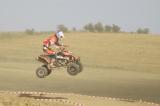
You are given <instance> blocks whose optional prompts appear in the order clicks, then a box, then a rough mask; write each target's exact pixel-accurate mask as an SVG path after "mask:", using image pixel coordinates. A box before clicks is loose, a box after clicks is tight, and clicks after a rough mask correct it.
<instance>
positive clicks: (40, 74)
mask: <svg viewBox="0 0 160 106" xmlns="http://www.w3.org/2000/svg"><path fill="white" fill-rule="evenodd" d="M36 75H37V77H39V78H44V77H46V76H47V75H48V69H47V68H46V67H45V66H41V67H39V68H38V69H37V70H36Z"/></svg>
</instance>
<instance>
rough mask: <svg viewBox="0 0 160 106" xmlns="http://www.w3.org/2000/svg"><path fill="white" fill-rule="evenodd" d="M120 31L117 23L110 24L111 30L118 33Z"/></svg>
mask: <svg viewBox="0 0 160 106" xmlns="http://www.w3.org/2000/svg"><path fill="white" fill-rule="evenodd" d="M120 31H121V28H120V27H119V26H118V25H115V24H113V25H112V32H116V33H118V32H120Z"/></svg>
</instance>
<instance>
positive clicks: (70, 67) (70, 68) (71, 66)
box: [67, 63, 79, 76]
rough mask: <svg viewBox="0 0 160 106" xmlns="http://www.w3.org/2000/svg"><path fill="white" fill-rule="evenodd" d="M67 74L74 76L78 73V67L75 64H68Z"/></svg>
mask: <svg viewBox="0 0 160 106" xmlns="http://www.w3.org/2000/svg"><path fill="white" fill-rule="evenodd" d="M67 72H68V74H70V75H72V76H75V75H77V74H78V73H79V66H78V65H77V64H76V63H70V64H69V65H68V67H67Z"/></svg>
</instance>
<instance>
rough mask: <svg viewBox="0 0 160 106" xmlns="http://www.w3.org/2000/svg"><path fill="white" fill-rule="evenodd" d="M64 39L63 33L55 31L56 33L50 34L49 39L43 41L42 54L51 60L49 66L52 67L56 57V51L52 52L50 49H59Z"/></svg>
mask: <svg viewBox="0 0 160 106" xmlns="http://www.w3.org/2000/svg"><path fill="white" fill-rule="evenodd" d="M62 38H64V33H63V32H62V31H57V32H56V33H54V34H52V35H51V36H50V37H48V38H47V39H45V40H44V41H43V52H44V53H45V55H48V56H49V57H50V58H51V59H50V61H49V63H50V65H53V64H52V63H54V61H55V58H56V57H57V56H56V51H55V50H53V49H52V48H51V47H52V46H55V47H56V48H60V47H62V46H63V44H61V43H60V41H61V40H62Z"/></svg>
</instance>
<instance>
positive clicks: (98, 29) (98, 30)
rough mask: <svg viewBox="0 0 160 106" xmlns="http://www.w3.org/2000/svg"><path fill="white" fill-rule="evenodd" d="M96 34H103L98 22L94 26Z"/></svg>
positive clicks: (101, 26)
mask: <svg viewBox="0 0 160 106" xmlns="http://www.w3.org/2000/svg"><path fill="white" fill-rule="evenodd" d="M94 28H95V31H96V32H104V28H103V24H102V23H101V22H98V23H96V24H95V26H94Z"/></svg>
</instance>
